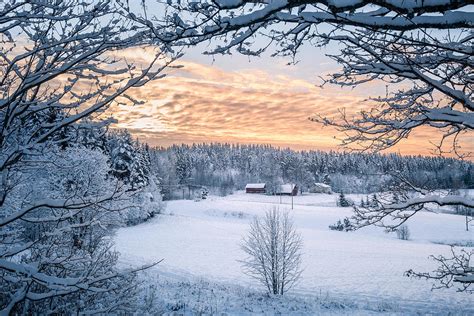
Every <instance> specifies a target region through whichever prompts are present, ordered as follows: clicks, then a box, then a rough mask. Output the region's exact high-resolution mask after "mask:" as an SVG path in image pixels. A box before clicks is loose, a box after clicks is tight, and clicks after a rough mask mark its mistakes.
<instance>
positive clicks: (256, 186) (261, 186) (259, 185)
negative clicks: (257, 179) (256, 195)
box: [245, 183, 265, 189]
mask: <svg viewBox="0 0 474 316" xmlns="http://www.w3.org/2000/svg"><path fill="white" fill-rule="evenodd" d="M245 188H246V189H265V183H247V185H246V186H245Z"/></svg>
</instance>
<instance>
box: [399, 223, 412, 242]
mask: <svg viewBox="0 0 474 316" xmlns="http://www.w3.org/2000/svg"><path fill="white" fill-rule="evenodd" d="M397 237H398V239H401V240H408V239H410V230H409V229H408V226H407V225H402V226H400V227H399V228H398V229H397Z"/></svg>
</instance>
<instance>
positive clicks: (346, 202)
mask: <svg viewBox="0 0 474 316" xmlns="http://www.w3.org/2000/svg"><path fill="white" fill-rule="evenodd" d="M336 204H337V206H339V207H350V206H353V205H354V202H353V201H351V200H350V199H348V198H346V196H345V195H344V193H342V192H341V193H339V197H338V198H337V201H336Z"/></svg>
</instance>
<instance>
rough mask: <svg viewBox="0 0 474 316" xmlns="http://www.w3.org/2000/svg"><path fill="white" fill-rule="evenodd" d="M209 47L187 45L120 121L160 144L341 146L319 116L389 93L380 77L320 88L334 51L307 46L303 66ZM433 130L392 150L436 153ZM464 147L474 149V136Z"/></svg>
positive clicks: (143, 56) (118, 112) (145, 54)
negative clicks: (212, 51) (208, 51)
mask: <svg viewBox="0 0 474 316" xmlns="http://www.w3.org/2000/svg"><path fill="white" fill-rule="evenodd" d="M203 50H204V48H201V47H198V48H194V49H192V50H188V51H186V54H185V56H184V57H183V58H182V59H180V60H178V61H177V64H180V65H182V66H183V68H181V69H172V70H169V71H168V72H167V73H168V76H167V77H166V78H164V79H160V80H157V81H154V82H151V83H149V84H148V85H146V86H145V87H142V88H140V89H139V90H136V91H134V93H135V94H136V96H138V97H140V98H141V99H143V100H145V104H143V105H140V106H134V107H130V106H120V107H116V108H114V109H112V111H113V116H114V117H115V118H116V119H118V124H116V126H115V127H118V128H127V129H129V130H130V131H131V132H132V134H133V135H134V136H136V137H138V138H139V139H141V140H142V141H146V142H148V143H149V144H150V145H153V146H168V145H171V144H175V143H177V144H181V143H188V144H189V143H201V142H231V143H264V144H272V145H275V146H281V147H291V148H294V149H322V150H328V149H338V150H341V149H342V148H339V146H338V145H339V144H340V140H339V139H338V138H340V137H342V135H341V134H340V133H338V132H337V131H335V130H334V129H333V128H329V127H324V128H323V127H322V126H321V125H319V124H317V123H314V122H311V121H309V120H308V117H310V116H312V115H314V114H321V115H326V116H332V115H336V114H337V110H338V109H341V108H345V109H346V110H347V112H349V113H354V112H355V111H359V110H362V109H367V108H368V106H369V102H368V101H365V99H366V98H367V97H369V96H379V95H382V94H384V93H385V89H386V87H385V85H384V84H382V83H380V82H373V83H369V84H365V85H363V86H361V87H358V88H357V89H354V90H353V89H349V88H345V89H342V88H340V87H336V86H325V87H324V88H320V87H318V86H317V85H318V84H320V83H321V79H320V78H319V77H320V76H323V77H324V76H325V75H327V74H328V73H330V72H333V71H335V70H337V69H338V65H337V64H335V63H334V62H332V61H331V60H330V59H329V58H328V57H326V56H325V55H324V53H327V51H322V50H320V49H316V48H305V49H303V50H302V52H301V55H299V56H298V57H299V62H298V63H297V64H296V65H293V64H292V65H287V63H288V62H289V61H290V60H289V59H284V58H274V57H273V58H272V57H269V56H263V57H260V58H252V59H248V58H247V57H245V56H241V55H238V54H234V55H231V56H216V57H214V58H212V57H210V56H205V55H202V54H201V52H202V51H203ZM151 56H152V55H151V53H150V52H149V51H147V50H146V49H136V50H135V51H133V52H130V56H129V57H128V58H129V59H134V60H135V61H139V60H148V59H149V58H151ZM439 136H440V135H439V133H436V132H435V133H433V130H431V129H424V130H420V131H417V132H416V133H415V134H412V136H411V137H410V138H409V139H407V140H405V141H403V142H402V143H401V144H400V145H398V146H396V147H395V148H393V149H392V150H391V151H396V152H400V153H402V154H430V153H431V152H432V151H433V149H434V146H433V145H431V144H430V143H429V142H430V141H432V142H436V141H439ZM463 147H464V150H468V151H471V152H472V151H473V150H474V145H473V144H472V142H471V141H469V140H468V139H467V138H466V139H464V142H463Z"/></svg>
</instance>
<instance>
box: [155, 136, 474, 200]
mask: <svg viewBox="0 0 474 316" xmlns="http://www.w3.org/2000/svg"><path fill="white" fill-rule="evenodd" d="M150 156H151V164H152V166H151V168H152V169H153V171H154V172H156V173H157V174H158V175H159V176H160V178H161V180H162V182H163V183H165V184H167V185H168V186H172V185H179V184H193V185H202V186H206V187H209V188H216V189H217V190H221V188H224V189H223V191H225V192H228V193H230V192H232V190H231V189H237V190H239V189H243V188H244V187H245V185H246V184H247V183H254V182H264V183H266V184H267V191H268V192H269V193H271V192H272V191H274V190H275V189H276V188H277V187H278V185H280V184H282V183H295V184H297V185H298V187H299V188H300V190H302V191H307V190H309V189H310V188H311V186H312V185H313V184H314V183H317V182H321V183H326V184H329V185H331V187H332V189H333V191H335V192H345V193H372V192H377V191H381V190H384V189H387V188H388V187H390V185H393V184H394V182H396V181H397V180H396V179H395V178H394V177H393V176H391V174H395V173H396V174H398V176H402V177H404V178H405V179H406V180H408V181H410V182H411V183H413V185H416V186H423V187H426V188H433V189H435V188H436V189H444V188H453V187H456V188H472V187H474V168H473V167H474V166H473V164H472V163H471V162H468V161H461V160H456V159H453V158H442V157H424V156H401V155H399V154H384V155H382V154H369V153H343V152H335V151H329V152H324V151H314V150H311V151H295V150H292V149H280V148H275V147H272V146H269V145H232V144H219V143H215V144H194V145H179V146H178V145H174V146H171V147H169V148H155V149H153V150H152V151H151V152H150ZM221 191H222V190H221ZM217 192H219V191H217Z"/></svg>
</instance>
